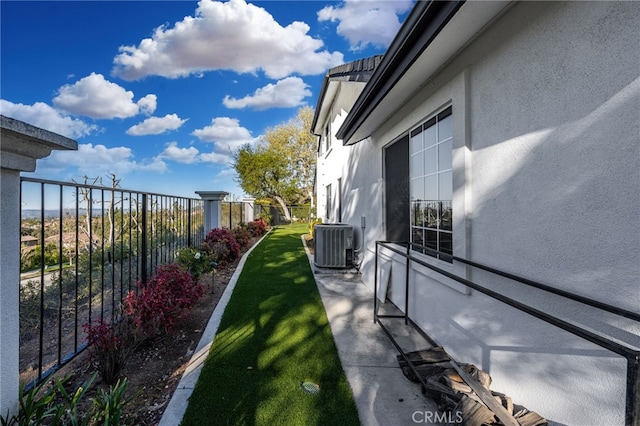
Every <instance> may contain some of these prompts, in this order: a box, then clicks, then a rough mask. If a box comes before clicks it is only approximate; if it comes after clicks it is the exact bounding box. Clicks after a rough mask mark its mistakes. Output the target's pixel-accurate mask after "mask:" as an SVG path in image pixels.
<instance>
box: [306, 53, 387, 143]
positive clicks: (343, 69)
mask: <svg viewBox="0 0 640 426" xmlns="http://www.w3.org/2000/svg"><path fill="white" fill-rule="evenodd" d="M382 58H383V55H374V56H370V57H368V58H361V59H357V60H355V61H351V62H347V63H346V64H342V65H338V66H335V67H333V68H330V69H329V70H328V71H327V73H326V74H325V76H324V79H323V80H322V86H321V87H320V94H319V96H318V101H317V102H316V108H315V111H314V114H313V120H312V121H311V129H310V131H311V134H313V135H316V136H321V135H319V134H317V133H314V129H315V128H316V125H317V124H318V119H319V118H320V116H319V114H320V106H321V105H322V101H323V100H324V97H325V95H326V93H327V88H328V87H329V82H330V81H331V80H337V79H340V80H343V79H344V81H359V82H368V81H369V80H370V79H371V77H372V74H373V73H374V72H375V70H376V68H377V67H378V65H379V64H380V63H381V61H382ZM350 76H356V78H355V79H354V80H351V79H348V77H350ZM345 78H346V79H345Z"/></svg>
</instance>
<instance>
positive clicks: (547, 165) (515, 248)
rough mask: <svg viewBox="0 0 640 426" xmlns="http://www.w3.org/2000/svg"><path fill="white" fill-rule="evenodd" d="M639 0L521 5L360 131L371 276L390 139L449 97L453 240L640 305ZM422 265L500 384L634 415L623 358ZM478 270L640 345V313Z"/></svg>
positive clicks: (353, 183)
mask: <svg viewBox="0 0 640 426" xmlns="http://www.w3.org/2000/svg"><path fill="white" fill-rule="evenodd" d="M639 11H640V5H639V4H638V3H627V2H625V3H612V2H607V3H604V2H603V3H592V2H588V3H583V2H580V3H576V2H572V3H542V4H540V3H535V2H531V3H521V4H517V5H516V6H514V7H513V8H512V9H510V10H509V11H508V12H507V13H506V14H505V15H504V16H503V17H501V18H500V19H499V20H498V21H497V22H496V23H495V24H494V25H493V26H492V27H491V28H490V29H489V30H488V31H487V32H485V33H484V34H483V35H482V36H481V37H480V38H479V39H478V40H476V41H475V42H474V43H472V44H471V45H470V46H468V47H467V49H466V50H465V51H463V52H462V53H461V54H460V55H459V56H458V57H457V58H456V59H455V60H454V61H452V62H451V63H449V65H448V66H447V67H446V68H445V69H444V70H443V71H442V72H441V73H440V74H439V75H438V76H436V78H435V79H433V80H432V81H431V82H430V84H428V85H426V86H425V87H423V88H422V89H421V90H420V92H418V93H416V96H415V98H413V99H412V100H411V101H409V102H408V103H407V104H406V105H405V106H404V107H403V108H402V109H401V110H400V111H398V112H397V113H396V114H395V115H394V116H393V117H392V118H391V120H389V121H388V122H386V123H385V124H384V125H383V126H382V127H381V128H380V129H379V131H378V132H377V133H376V134H374V135H373V136H372V138H371V140H369V141H363V142H361V143H359V144H357V145H355V146H354V147H353V148H352V153H351V157H350V158H351V159H350V160H349V161H346V163H343V164H344V166H345V167H346V168H345V169H344V172H345V173H346V175H345V178H344V180H343V182H344V194H345V204H344V205H343V218H344V220H343V221H344V222H347V223H351V224H352V225H354V226H355V227H356V228H358V227H359V225H360V217H361V216H366V218H367V229H366V232H365V246H366V249H367V252H366V253H367V254H366V259H365V263H364V264H363V267H362V271H363V281H364V282H365V283H366V284H367V285H369V286H372V285H373V250H374V248H375V247H374V242H375V240H380V239H384V230H385V227H386V226H388V224H385V223H383V218H384V215H383V211H382V207H383V200H384V191H385V190H393V189H391V188H384V187H383V170H382V164H383V158H382V155H383V147H384V146H385V145H387V144H389V143H390V142H392V141H394V140H395V139H397V138H398V137H399V136H400V135H402V134H403V133H404V132H406V131H408V130H409V128H410V127H411V126H413V125H415V124H417V123H419V122H421V121H422V120H424V119H426V118H428V117H429V115H430V114H432V113H433V112H435V111H437V110H438V108H440V107H442V106H443V105H445V104H446V103H448V102H451V103H452V105H453V117H454V200H453V214H454V254H455V255H457V256H460V257H468V258H470V259H472V260H475V261H477V262H480V263H485V264H488V265H491V266H494V267H496V268H499V269H502V270H506V271H509V272H512V273H515V274H519V275H522V276H525V277H528V278H531V279H533V280H537V281H540V282H543V283H547V284H551V285H553V286H556V287H559V288H563V289H566V290H569V291H572V292H575V293H579V294H582V295H586V296H588V297H591V298H595V299H598V300H601V301H604V302H606V303H610V304H613V305H617V306H621V307H624V308H626V309H629V310H633V311H640V289H639V282H638V277H640V142H639V138H640V124H639V123H640V121H639V120H638V112H639V111H640V77H639V70H640V57H639V53H638V52H639V51H638V46H640V32H639V31H638V22H640V13H639ZM334 148H335V147H334ZM407 226H408V224H407ZM439 265H444V266H445V268H451V267H450V266H448V265H447V264H445V263H442V262H440V263H439ZM393 271H394V273H393V276H392V278H393V282H392V284H391V289H390V295H391V298H392V300H393V301H394V302H395V303H396V304H398V305H399V306H403V305H404V300H403V298H404V294H403V287H402V286H403V280H404V272H401V271H404V269H403V268H401V262H395V263H394V266H393ZM457 272H460V271H457ZM411 274H412V280H413V282H415V283H416V285H415V286H414V287H413V288H412V291H411V295H410V297H411V302H410V307H409V309H410V312H411V314H412V317H413V318H414V319H415V320H417V321H418V322H419V323H420V324H421V326H422V327H423V328H424V329H425V330H426V331H427V332H428V333H430V334H431V335H433V336H434V337H435V338H436V340H438V341H439V342H440V343H442V344H443V345H444V346H445V347H447V349H448V350H449V351H450V352H451V353H452V354H453V355H454V356H456V357H457V358H458V359H459V360H460V361H462V362H473V363H477V364H478V365H479V366H481V367H482V368H484V369H485V370H487V371H488V372H489V373H490V374H491V375H492V377H493V379H494V385H493V388H494V389H497V390H500V391H503V392H505V393H507V394H509V395H510V396H512V397H513V399H514V401H515V402H516V403H520V404H523V405H525V406H527V407H528V408H530V409H533V410H536V411H538V412H540V413H541V414H542V415H544V416H546V417H547V418H548V419H549V420H551V421H553V422H558V423H566V424H581V425H600V424H608V425H613V424H623V423H624V403H625V401H624V392H625V368H626V362H625V360H624V359H623V358H622V357H620V356H617V355H615V354H613V353H611V352H608V351H606V350H604V349H601V348H599V347H598V346H596V345H593V344H590V343H588V342H585V341H583V340H581V339H579V338H577V337H574V336H572V335H571V334H569V333H566V332H563V331H560V330H559V329H556V328H555V327H553V326H550V325H546V324H545V323H543V322H541V321H539V320H535V319H533V318H532V317H530V316H528V315H526V314H524V313H520V312H519V311H516V310H515V309H512V308H509V307H506V306H504V305H501V304H500V303H499V302H495V301H492V300H491V299H489V298H488V297H485V296H483V295H481V294H478V293H476V292H473V293H472V294H470V295H469V294H465V289H463V288H461V287H460V286H458V285H445V284H442V283H439V282H436V281H434V280H430V279H428V278H427V275H428V274H426V273H425V271H422V270H420V269H419V268H413V269H412V272H411ZM470 278H472V279H473V280H474V281H478V282H480V283H482V284H486V285H490V286H493V287H496V288H499V289H500V290H501V291H504V292H507V293H509V294H511V295H512V296H513V297H519V298H521V299H523V300H525V301H526V302H527V303H532V304H533V305H534V306H536V307H540V308H543V309H546V310H548V311H551V312H552V313H554V314H556V315H560V316H567V317H571V318H575V319H576V320H577V321H578V322H579V323H580V324H583V325H585V326H587V327H589V328H590V329H594V330H596V331H598V332H600V333H602V334H605V335H608V336H613V337H614V338H616V339H619V340H621V341H623V342H626V343H628V344H632V345H636V346H640V337H639V336H640V328H639V327H638V326H637V325H635V324H630V323H628V322H625V321H621V320H618V319H613V318H611V317H610V316H608V315H604V314H601V313H600V312H599V311H596V313H595V314H594V313H593V311H591V310H589V311H586V312H585V311H582V310H580V308H579V307H576V306H573V305H571V304H568V303H560V302H558V301H557V300H556V298H554V297H551V296H548V295H542V294H540V293H539V292H534V291H529V290H527V289H525V288H522V287H520V286H514V285H509V284H504V283H501V282H499V281H496V280H493V279H489V278H487V277H485V276H483V275H482V274H479V273H474V274H473V276H470Z"/></svg>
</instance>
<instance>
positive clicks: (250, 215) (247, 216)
mask: <svg viewBox="0 0 640 426" xmlns="http://www.w3.org/2000/svg"><path fill="white" fill-rule="evenodd" d="M255 201H256V199H255V198H251V197H247V198H243V199H242V203H243V206H244V223H249V222H253V221H254V220H255V216H256V215H255V204H254V203H255Z"/></svg>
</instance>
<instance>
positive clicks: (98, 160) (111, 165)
mask: <svg viewBox="0 0 640 426" xmlns="http://www.w3.org/2000/svg"><path fill="white" fill-rule="evenodd" d="M65 169H73V170H77V174H79V175H86V176H90V177H93V176H103V175H105V174H107V173H115V174H116V175H118V176H123V175H126V174H127V173H130V172H133V171H149V172H157V173H163V172H165V171H166V170H167V165H166V164H165V163H164V161H162V159H161V158H159V157H155V158H153V159H152V160H150V161H144V162H141V163H140V162H137V161H135V159H134V154H133V151H132V150H131V148H127V147H124V146H119V147H114V148H107V147H106V146H104V145H100V144H99V145H95V146H94V145H93V144H90V143H88V144H79V145H78V150H77V151H53V152H52V153H51V155H50V156H49V157H46V158H44V159H42V160H38V172H40V173H44V174H46V173H50V172H55V171H61V170H65Z"/></svg>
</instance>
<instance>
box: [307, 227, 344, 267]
mask: <svg viewBox="0 0 640 426" xmlns="http://www.w3.org/2000/svg"><path fill="white" fill-rule="evenodd" d="M352 241H353V229H352V228H351V227H350V226H348V225H316V227H315V256H314V263H315V265H316V266H319V267H321V268H346V267H348V266H351V262H352V260H353V259H352V257H353V254H352V253H353V249H352Z"/></svg>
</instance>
